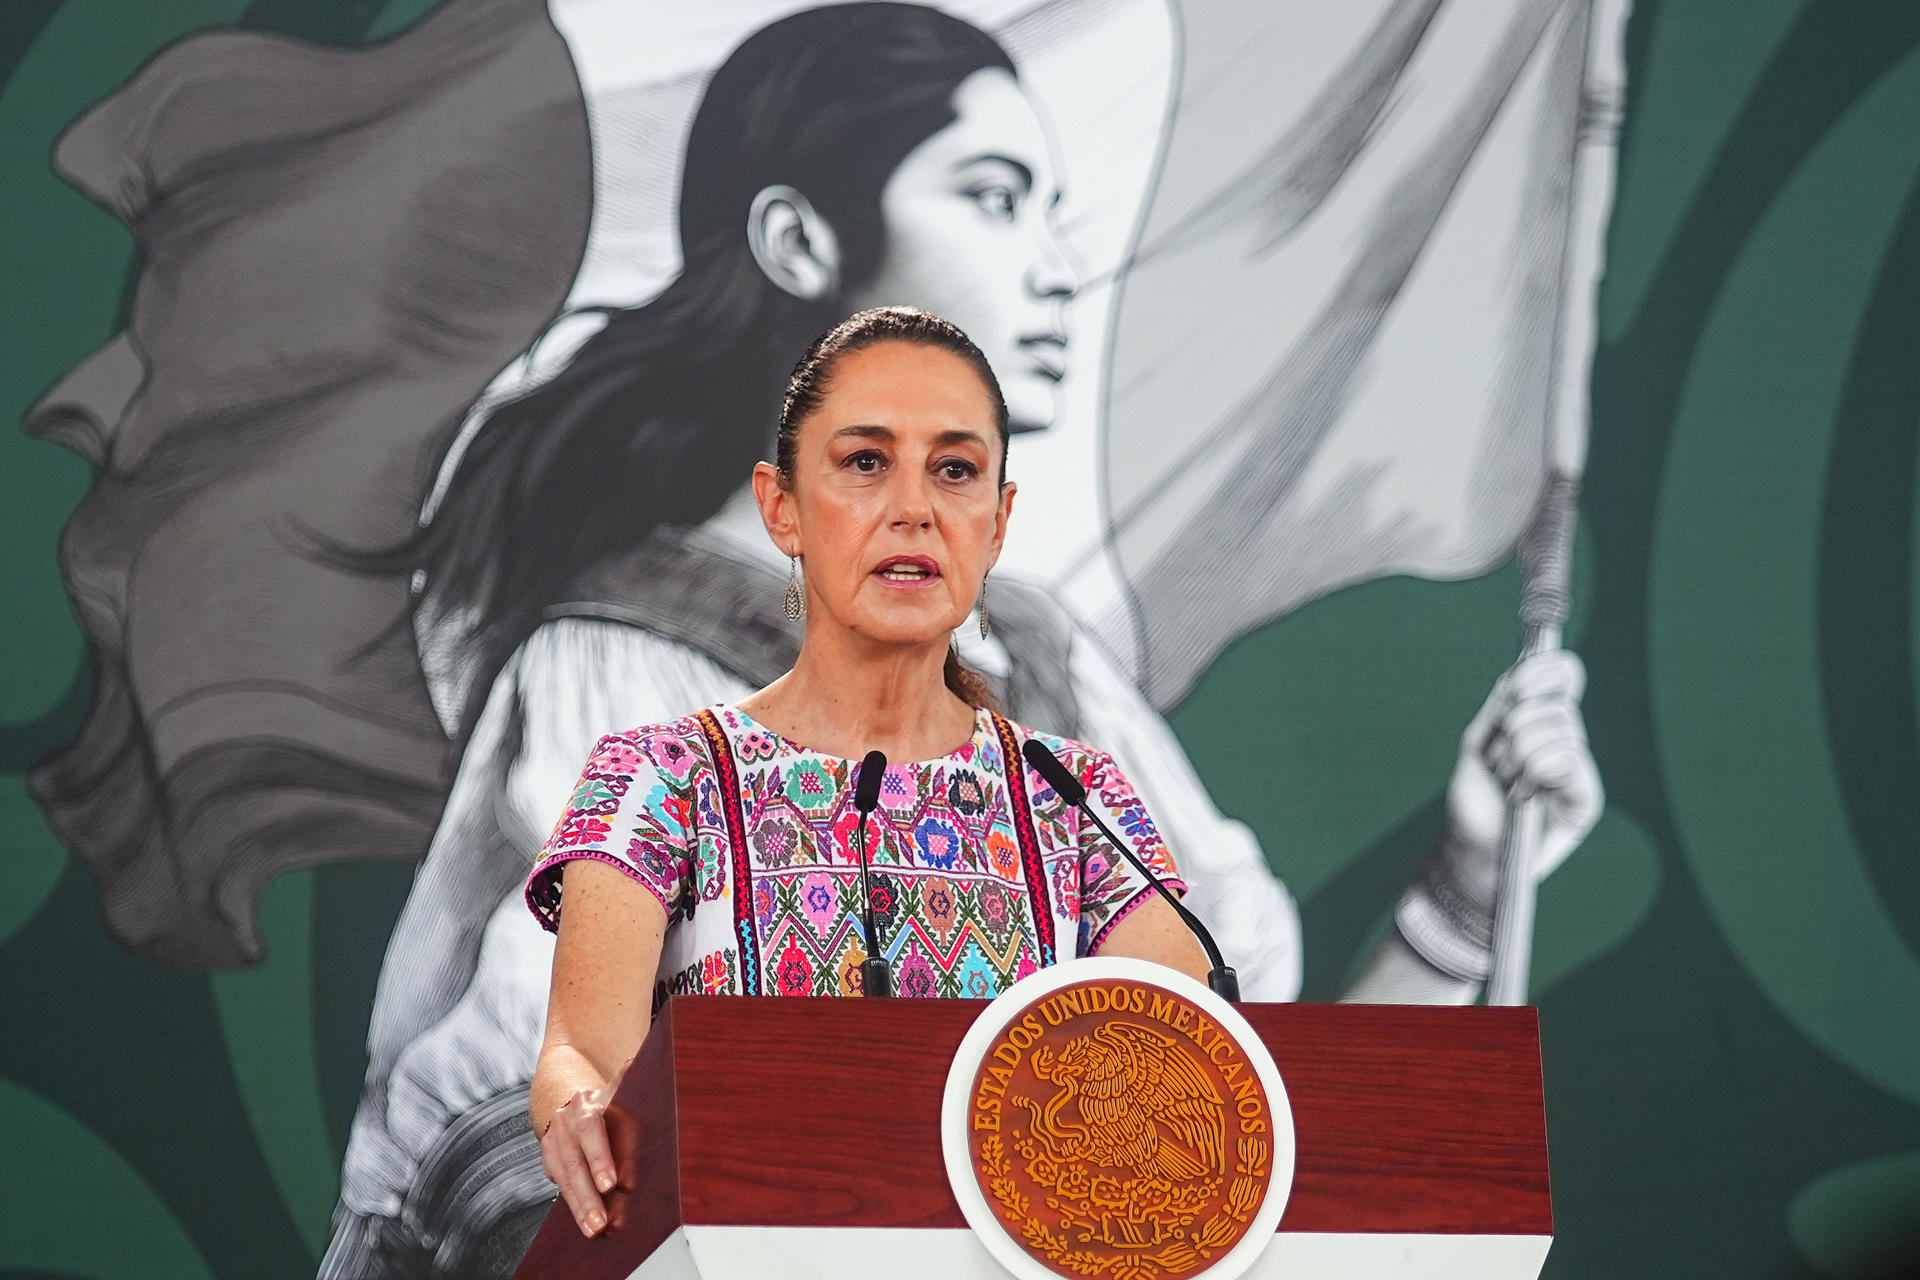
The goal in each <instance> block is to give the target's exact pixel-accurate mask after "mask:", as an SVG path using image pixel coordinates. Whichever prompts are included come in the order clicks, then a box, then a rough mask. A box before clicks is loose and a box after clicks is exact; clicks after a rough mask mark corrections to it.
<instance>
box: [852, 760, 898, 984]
mask: <svg viewBox="0 0 1920 1280" xmlns="http://www.w3.org/2000/svg"><path fill="white" fill-rule="evenodd" d="M886 773H887V757H886V753H885V752H882V751H869V752H867V758H866V759H864V760H862V761H861V762H860V775H859V780H858V781H856V782H855V783H854V784H853V807H854V808H855V809H857V810H859V812H860V826H859V828H858V830H857V831H856V832H855V834H854V843H855V844H856V845H857V846H858V847H859V850H860V923H861V925H862V926H863V927H864V928H865V929H866V934H867V959H866V962H865V963H864V964H862V965H861V966H860V991H861V994H863V995H869V996H890V995H892V994H893V968H892V966H890V965H888V964H887V958H886V957H885V956H884V955H882V954H880V934H879V931H878V930H876V929H875V928H874V927H873V881H872V879H871V877H870V875H869V873H868V870H867V816H868V815H869V814H871V813H872V812H873V809H874V806H875V805H877V804H879V803H880V781H881V779H882V778H884V777H886Z"/></svg>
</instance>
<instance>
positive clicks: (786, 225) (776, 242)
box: [747, 185, 840, 302]
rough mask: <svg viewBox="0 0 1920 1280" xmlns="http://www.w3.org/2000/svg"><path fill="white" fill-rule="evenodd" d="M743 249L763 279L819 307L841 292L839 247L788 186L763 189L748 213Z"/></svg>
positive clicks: (824, 224) (822, 220)
mask: <svg viewBox="0 0 1920 1280" xmlns="http://www.w3.org/2000/svg"><path fill="white" fill-rule="evenodd" d="M747 248H748V249H750V250H751V251H752V252H753V260H754V261H755V262H757V263H759V264H760V270H761V271H763V272H765V273H766V276H767V279H769V280H771V281H773V283H774V284H776V285H778V286H779V287H780V288H781V289H783V290H785V291H786V292H787V293H790V294H792V295H793V296H794V297H796V298H800V299H803V300H804V301H807V302H817V301H819V300H820V299H822V298H824V297H826V296H827V295H828V294H829V293H832V292H833V291H834V290H835V289H837V288H839V287H840V242H839V241H838V240H837V239H835V238H834V234H833V228H832V227H831V226H829V225H828V223H827V220H826V219H825V218H823V217H821V216H820V213H819V211H818V210H816V209H815V208H814V207H813V203H812V202H811V201H809V200H808V199H807V198H806V197H805V196H803V195H801V194H800V193H799V192H798V191H796V190H794V189H793V188H792V187H789V186H784V185H775V186H771V187H763V188H761V190H760V192H759V194H758V195H756V196H754V198H753V207H752V208H751V209H749V210H748V211H747Z"/></svg>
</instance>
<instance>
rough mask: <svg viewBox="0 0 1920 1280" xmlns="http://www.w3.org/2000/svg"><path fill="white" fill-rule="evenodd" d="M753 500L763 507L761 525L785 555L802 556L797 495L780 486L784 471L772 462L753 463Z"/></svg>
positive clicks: (761, 508)
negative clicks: (781, 472)
mask: <svg viewBox="0 0 1920 1280" xmlns="http://www.w3.org/2000/svg"><path fill="white" fill-rule="evenodd" d="M753 501H754V504H755V505H756V506H758V507H759V508H760V523H762V524H763V525H765V526H766V528H767V536H768V537H769V538H772V539H773V545H774V546H776V547H778V548H779V549H780V554H781V555H783V556H795V555H799V554H800V521H799V518H798V517H799V513H798V512H796V511H795V510H794V508H793V492H792V491H791V490H790V489H788V488H786V487H785V486H784V485H782V484H781V483H780V471H779V468H777V467H775V466H774V465H773V464H772V463H771V462H756V463H754V464H753Z"/></svg>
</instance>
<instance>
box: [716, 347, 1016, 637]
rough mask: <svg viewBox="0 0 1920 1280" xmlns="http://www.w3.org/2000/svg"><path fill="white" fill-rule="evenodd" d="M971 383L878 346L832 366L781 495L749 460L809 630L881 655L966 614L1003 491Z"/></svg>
mask: <svg viewBox="0 0 1920 1280" xmlns="http://www.w3.org/2000/svg"><path fill="white" fill-rule="evenodd" d="M1000 465H1001V447H1000V436H999V431H998V429H997V428H996V427H995V425H994V412H993V406H992V402H991V401H990V400H989V398H988V394H987V389H986V387H985V386H983V385H982V384H981V381H980V376H979V375H978V374H977V373H975V372H974V370H973V367H972V366H971V365H969V364H968V363H967V362H966V361H964V360H962V359H961V358H960V357H958V356H956V355H954V354H952V353H951V352H948V351H946V350H943V349H941V348H939V347H931V346H923V345H920V344H918V343H910V342H881V343H879V344H877V345H875V346H872V347H867V348H865V349H863V350H859V351H852V352H848V353H847V354H845V355H843V356H841V357H840V358H839V359H838V360H837V361H836V362H835V364H834V367H833V371H832V374H831V375H830V376H829V377H828V379H827V382H826V394H825V395H824V396H823V397H822V398H821V401H820V405H819V407H818V408H817V409H816V410H815V411H814V412H813V413H812V414H811V415H810V416H808V418H807V419H806V420H805V421H804V422H802V423H801V424H800V430H799V433H798V435H797V437H796V438H795V440H794V457H793V472H792V475H791V477H790V483H789V484H788V485H787V486H786V487H777V486H776V485H775V483H773V480H774V477H773V474H772V468H771V467H770V466H769V465H768V464H766V463H762V464H761V469H760V471H759V472H757V473H756V475H755V481H754V489H755V496H756V498H757V499H758V500H759V503H760V507H761V514H762V516H763V518H764V519H765V520H766V524H767V531H768V533H770V534H771V535H772V536H773V540H774V542H775V544H776V545H777V546H779V547H781V548H782V549H784V550H787V551H789V552H798V553H799V554H800V556H801V563H802V564H803V565H804V566H805V571H806V583H807V625H808V627H809V628H812V627H815V626H821V625H826V626H838V627H843V628H845V629H847V630H848V631H851V632H853V633H855V634H856V635H859V636H861V637H862V638H864V639H866V640H870V641H874V642H877V643H879V644H884V645H915V644H924V643H927V642H929V641H932V640H938V641H940V642H942V643H944V642H945V638H946V637H947V636H948V635H950V634H951V633H952V631H953V629H954V628H955V627H957V626H958V625H960V623H961V622H963V621H964V620H965V619H966V617H967V614H968V612H969V611H970V610H971V609H972V608H973V605H974V600H975V599H976V598H977V597H978V595H979V592H980V582H981V579H983V578H984V577H985V576H986V573H987V570H988V569H989V568H991V567H992V564H993V561H994V558H995V557H996V556H997V555H998V554H999V552H1000V544H1001V541H1002V539H1003V538H1004V537H1005V534H1006V523H1007V513H1008V510H1009V507H1010V505H1011V503H1012V500H1013V486H1012V485H1006V486H1004V487H1003V486H1002V485H1001V484H1000Z"/></svg>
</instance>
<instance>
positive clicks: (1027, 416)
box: [847, 68, 1077, 431]
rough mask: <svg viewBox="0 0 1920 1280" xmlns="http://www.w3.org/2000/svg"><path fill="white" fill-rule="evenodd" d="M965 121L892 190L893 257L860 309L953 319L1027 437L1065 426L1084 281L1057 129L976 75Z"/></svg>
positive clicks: (903, 169)
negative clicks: (1065, 198)
mask: <svg viewBox="0 0 1920 1280" xmlns="http://www.w3.org/2000/svg"><path fill="white" fill-rule="evenodd" d="M953 106H954V110H955V113H956V116H957V118H956V119H955V120H954V122H953V123H952V124H950V125H948V126H947V127H946V128H945V129H942V130H940V132H938V133H936V134H934V135H933V136H932V137H930V138H928V139H927V140H926V141H925V142H922V143H921V144H920V145H919V146H917V147H915V148H914V149H913V150H912V151H911V152H909V153H908V154H907V158H906V159H905V160H903V161H901V163H900V167H899V168H897V169H896V170H894V173H893V176H892V177H891V178H889V179H888V180H887V185H886V187H885V188H884V190H883V191H882V192H881V196H880V209H881V216H882V219H883V220H884V222H885V225H886V232H887V248H886V255H885V257H884V259H883V260H882V262H881V265H880V270H879V273H878V275H876V276H875V278H874V279H873V281H872V282H871V284H869V285H868V286H867V287H865V288H864V289H861V290H859V291H858V292H857V294H856V295H855V296H853V297H850V298H849V299H848V307H847V309H848V310H849V311H857V310H861V309H863V308H866V307H874V306H886V305H890V304H891V305H898V304H905V305H909V306H916V307H922V308H925V309H926V310H928V311H932V312H934V313H935V314H936V315H941V316H945V317H946V318H947V319H949V320H951V321H953V322H954V323H955V324H957V325H959V326H960V328H961V329H962V330H964V331H965V332H966V334H967V336H968V337H970V338H972V339H973V341H974V342H975V343H976V344H977V345H978V346H979V347H980V349H981V350H982V351H983V352H985V353H986V356H987V359H988V361H989V362H990V363H991V364H992V365H993V370H994V373H995V374H996V375H998V377H999V379H1000V388H1001V392H1002V394H1004V395H1005V396H1006V400H1007V412H1008V414H1009V416H1010V418H1011V421H1012V426H1013V429H1014V430H1015V431H1031V430H1035V429H1038V428H1041V427H1046V426H1050V425H1052V423H1053V419H1054V413H1055V410H1056V405H1055V388H1056V387H1057V386H1058V385H1059V383H1060V381H1061V380H1062V379H1063V378H1064V377H1065V376H1066V374H1067V368H1068V335H1067V302H1068V300H1069V299H1071V298H1072V296H1073V292H1074V289H1075V288H1076V286H1077V280H1076V278H1075V273H1074V270H1073V267H1072V264H1071V262H1070V261H1069V259H1068V257H1067V254H1066V251H1065V248H1064V246H1063V245H1062V244H1061V242H1060V238H1059V236H1058V234H1057V233H1056V231H1055V228H1054V221H1053V218H1054V211H1055V206H1056V205H1057V203H1058V202H1059V199H1060V187H1059V183H1058V179H1057V177H1056V175H1055V172H1054V164H1053V155H1052V151H1051V148H1050V147H1049V145H1048V141H1047V135H1046V130H1045V128H1044V127H1043V126H1042V124H1041V122H1040V117H1039V116H1038V115H1037V114H1036V113H1035V111H1034V108H1033V104H1032V103H1031V102H1030V101H1028V99H1027V95H1026V94H1025V93H1024V92H1022V91H1021V88H1020V85H1019V83H1018V82H1017V81H1015V80H1014V78H1013V77H1012V76H1011V75H1009V74H1007V73H1006V72H1005V71H1002V70H1000V69H998V68H993V69H989V70H984V71H976V72H974V73H973V74H972V75H971V76H968V77H967V78H966V79H965V80H963V81H961V82H960V87H959V88H958V89H956V90H955V91H954V95H953Z"/></svg>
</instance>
